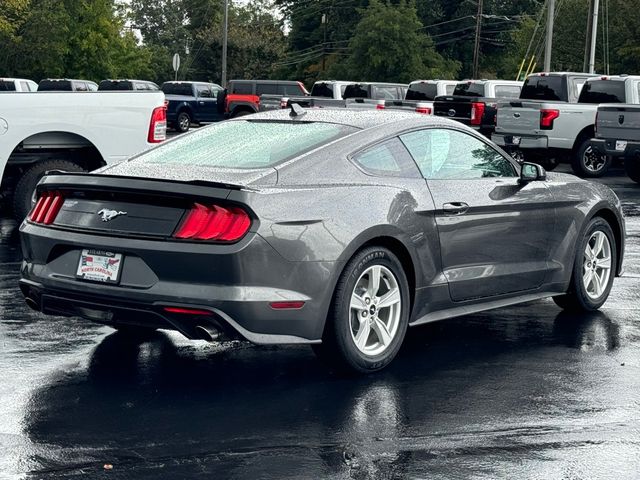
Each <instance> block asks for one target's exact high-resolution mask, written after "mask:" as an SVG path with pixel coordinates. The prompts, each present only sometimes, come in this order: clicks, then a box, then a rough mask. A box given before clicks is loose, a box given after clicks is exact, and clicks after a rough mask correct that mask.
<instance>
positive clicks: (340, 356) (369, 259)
mask: <svg viewBox="0 0 640 480" xmlns="http://www.w3.org/2000/svg"><path fill="white" fill-rule="evenodd" d="M376 265H379V266H382V267H385V268H386V269H387V270H388V271H389V272H391V274H392V275H393V277H394V279H395V281H396V282H397V286H398V289H399V293H400V302H401V303H400V308H399V310H400V313H399V319H398V324H397V325H398V326H397V329H396V330H395V335H393V336H392V338H391V340H390V342H389V343H388V345H387V346H386V348H385V349H384V350H383V351H382V352H381V353H379V354H372V355H367V354H365V353H363V352H361V351H360V350H359V349H358V347H357V346H356V344H355V340H354V337H353V334H352V326H351V323H352V321H353V319H354V318H353V317H352V313H351V308H350V304H351V297H352V294H353V293H354V290H355V289H356V284H357V283H358V281H359V280H360V281H362V275H363V273H364V272H365V271H366V270H367V269H369V268H370V267H372V266H376ZM384 281H385V285H386V284H387V283H386V282H387V280H384ZM381 282H382V281H381ZM381 284H382V283H381ZM383 288H384V287H383ZM372 304H373V302H372ZM410 309H411V307H410V295H409V283H408V281H407V277H406V274H405V272H404V269H403V268H402V264H401V263H400V261H399V260H398V258H397V257H396V256H395V255H394V254H393V253H392V252H391V251H389V250H388V249H386V248H382V247H368V248H365V249H364V250H361V251H360V252H358V253H357V254H356V255H355V256H354V257H353V258H352V259H351V260H350V261H349V263H347V266H346V267H345V269H344V271H343V272H342V275H341V276H340V280H339V281H338V284H337V286H336V290H335V292H334V296H333V301H332V304H331V309H330V311H329V317H328V318H327V324H326V326H325V331H324V335H323V338H322V344H320V345H314V346H313V350H314V351H315V353H316V354H317V355H318V357H319V358H320V359H321V360H323V361H325V362H326V363H328V364H329V365H330V366H331V367H333V368H335V369H337V370H339V371H341V372H349V373H371V372H375V371H377V370H380V369H382V368H384V367H386V366H387V365H388V364H389V363H390V362H391V361H392V360H393V358H394V357H395V356H396V354H397V353H398V350H399V349H400V346H401V345H402V342H403V340H404V337H405V334H406V331H407V326H408V324H409V313H410ZM374 310H375V309H374ZM369 311H370V310H369ZM369 325H371V323H369ZM371 328H372V329H371V331H374V329H373V327H371ZM367 331H369V329H367ZM376 335H377V334H376ZM365 341H366V340H365Z"/></svg>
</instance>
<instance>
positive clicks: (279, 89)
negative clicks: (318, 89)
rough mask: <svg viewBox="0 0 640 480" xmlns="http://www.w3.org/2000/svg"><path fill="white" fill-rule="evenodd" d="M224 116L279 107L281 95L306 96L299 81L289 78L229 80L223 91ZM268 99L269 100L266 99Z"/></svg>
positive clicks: (236, 115)
mask: <svg viewBox="0 0 640 480" xmlns="http://www.w3.org/2000/svg"><path fill="white" fill-rule="evenodd" d="M223 95H224V101H223V102H220V101H218V103H219V104H221V105H224V113H225V117H226V118H234V117H239V116H241V115H249V114H251V113H257V112H259V111H262V110H269V109H271V108H273V109H275V108H280V99H281V98H282V97H296V96H298V97H299V96H306V95H309V92H308V91H307V89H306V88H305V87H304V85H303V84H302V83H301V82H296V81H290V80H231V81H230V82H229V83H228V85H227V89H226V90H225V92H224V94H223ZM266 100H269V101H266Z"/></svg>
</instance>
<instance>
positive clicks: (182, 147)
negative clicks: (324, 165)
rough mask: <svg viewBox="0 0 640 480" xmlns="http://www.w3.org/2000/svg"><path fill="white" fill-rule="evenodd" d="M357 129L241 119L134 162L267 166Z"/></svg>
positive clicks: (206, 130) (150, 152) (154, 151)
mask: <svg viewBox="0 0 640 480" xmlns="http://www.w3.org/2000/svg"><path fill="white" fill-rule="evenodd" d="M354 131H356V129H355V128H353V127H349V126H345V125H337V124H333V123H319V122H295V123H294V122H272V121H271V122H265V121H255V120H253V121H251V120H239V121H228V122H221V123H217V124H214V125H212V126H210V127H207V128H202V129H199V130H197V131H196V132H194V133H192V134H190V135H185V136H184V137H180V138H178V139H177V140H174V141H172V142H169V143H166V144H164V145H162V146H160V147H158V148H155V149H153V150H150V151H149V152H147V153H143V154H142V155H140V156H138V157H136V158H135V159H134V160H133V161H137V162H143V163H153V164H174V165H184V166H190V165H191V166H203V167H221V168H240V169H250V168H268V167H272V166H274V165H277V164H279V163H281V162H283V161H285V160H288V159H290V158H294V157H296V156H298V155H301V154H302V153H304V152H307V151H310V150H313V149H314V148H317V147H319V146H321V145H323V144H325V143H328V142H330V141H332V140H335V139H337V138H340V137H344V136H345V135H348V134H350V133H352V132H354Z"/></svg>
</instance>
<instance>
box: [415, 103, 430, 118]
mask: <svg viewBox="0 0 640 480" xmlns="http://www.w3.org/2000/svg"><path fill="white" fill-rule="evenodd" d="M416 113H421V114H423V115H431V108H430V107H428V106H427V105H425V104H423V103H418V104H417V105H416Z"/></svg>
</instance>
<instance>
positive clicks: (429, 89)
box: [406, 83, 438, 100]
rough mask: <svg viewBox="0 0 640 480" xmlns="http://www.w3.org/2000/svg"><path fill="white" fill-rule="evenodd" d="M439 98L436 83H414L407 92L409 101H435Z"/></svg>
mask: <svg viewBox="0 0 640 480" xmlns="http://www.w3.org/2000/svg"><path fill="white" fill-rule="evenodd" d="M437 96H438V86H437V85H436V84H435V83H412V84H411V85H409V90H407V97H406V99H407V100H433V99H434V98H436V97H437Z"/></svg>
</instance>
